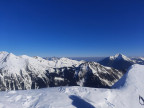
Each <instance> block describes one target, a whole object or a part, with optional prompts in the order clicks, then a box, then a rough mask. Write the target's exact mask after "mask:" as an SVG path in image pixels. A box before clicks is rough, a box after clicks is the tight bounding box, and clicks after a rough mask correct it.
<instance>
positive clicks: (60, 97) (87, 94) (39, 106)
mask: <svg viewBox="0 0 144 108" xmlns="http://www.w3.org/2000/svg"><path fill="white" fill-rule="evenodd" d="M143 77H144V66H142V65H133V66H132V67H131V69H130V71H129V72H128V73H127V74H126V75H125V78H122V79H120V82H121V83H117V84H116V85H115V87H120V84H122V83H123V86H122V87H120V88H119V89H97V88H85V87H56V88H46V89H39V90H24V91H9V92H0V108H76V107H77V108H143V107H144V106H143V105H141V104H143V101H142V97H144V85H143V84H144V80H143ZM139 96H141V97H140V98H139ZM139 99H140V100H139Z"/></svg>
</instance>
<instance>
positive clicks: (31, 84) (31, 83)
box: [0, 52, 143, 90]
mask: <svg viewBox="0 0 144 108" xmlns="http://www.w3.org/2000/svg"><path fill="white" fill-rule="evenodd" d="M139 61H140V59H136V58H135V59H134V58H133V59H130V58H128V57H126V56H124V55H122V54H117V55H115V56H110V57H107V58H105V59H103V60H101V61H100V62H99V63H97V62H87V61H84V60H82V61H77V60H72V59H69V58H64V57H63V58H51V59H48V60H47V59H43V58H41V57H38V56H36V57H29V56H26V55H22V56H16V55H14V54H12V53H8V52H0V90H19V89H23V90H25V89H38V88H44V87H56V86H84V87H98V88H101V87H103V88H109V87H111V86H112V85H114V84H115V83H116V82H117V81H118V80H119V79H120V78H121V77H122V76H123V74H124V73H125V72H126V70H128V68H129V66H131V65H132V64H135V63H142V61H143V59H142V58H141V62H139Z"/></svg>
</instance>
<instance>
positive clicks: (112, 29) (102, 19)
mask: <svg viewBox="0 0 144 108" xmlns="http://www.w3.org/2000/svg"><path fill="white" fill-rule="evenodd" d="M0 51H8V52H12V53H14V54H16V55H21V54H27V55H30V56H35V55H38V56H109V55H114V54H115V53H123V54H126V55H128V56H144V0H134V1H133V0H1V1H0Z"/></svg>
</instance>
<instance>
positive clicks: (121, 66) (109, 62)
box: [99, 54, 135, 73]
mask: <svg viewBox="0 0 144 108" xmlns="http://www.w3.org/2000/svg"><path fill="white" fill-rule="evenodd" d="M99 63H100V64H102V65H104V66H109V67H113V68H115V69H118V70H121V71H123V72H124V73H125V72H126V71H127V70H128V69H129V67H130V66H131V65H133V64H135V61H134V60H131V59H130V58H128V57H126V56H125V55H123V54H116V55H115V56H110V57H107V58H105V59H103V60H101V61H100V62H99Z"/></svg>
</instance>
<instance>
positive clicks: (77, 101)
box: [69, 95, 95, 108]
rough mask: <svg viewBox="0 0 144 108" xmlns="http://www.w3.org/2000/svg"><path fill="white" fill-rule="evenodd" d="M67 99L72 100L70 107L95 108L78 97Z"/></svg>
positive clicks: (72, 96) (73, 96)
mask: <svg viewBox="0 0 144 108" xmlns="http://www.w3.org/2000/svg"><path fill="white" fill-rule="evenodd" d="M69 98H70V99H71V100H73V102H72V105H74V106H75V107H76V108H95V107H94V106H93V105H91V104H90V103H88V102H86V101H85V100H83V99H82V98H80V97H78V96H75V95H71V96H69Z"/></svg>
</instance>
